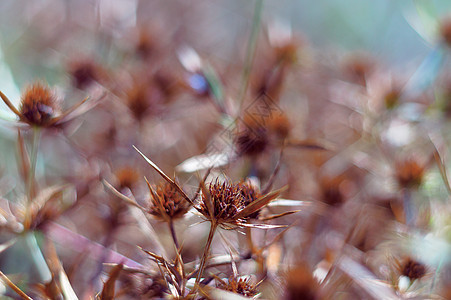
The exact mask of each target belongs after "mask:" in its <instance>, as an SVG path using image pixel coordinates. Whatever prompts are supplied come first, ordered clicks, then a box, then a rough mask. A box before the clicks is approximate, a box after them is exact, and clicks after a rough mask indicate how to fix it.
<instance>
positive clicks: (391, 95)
mask: <svg viewBox="0 0 451 300" xmlns="http://www.w3.org/2000/svg"><path fill="white" fill-rule="evenodd" d="M401 93H402V91H401V89H400V87H397V86H394V87H392V88H391V89H389V90H387V91H386V92H385V93H384V94H383V101H384V104H385V107H386V108H387V109H393V108H395V107H396V106H398V104H399V100H400V99H401Z"/></svg>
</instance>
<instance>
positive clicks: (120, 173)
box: [116, 167, 139, 190]
mask: <svg viewBox="0 0 451 300" xmlns="http://www.w3.org/2000/svg"><path fill="white" fill-rule="evenodd" d="M116 178H117V181H118V183H119V190H121V189H123V188H129V189H131V188H132V187H133V186H134V185H135V184H136V183H137V182H138V180H139V174H138V172H137V171H136V170H135V169H133V168H131V167H123V168H121V169H118V170H117V171H116Z"/></svg>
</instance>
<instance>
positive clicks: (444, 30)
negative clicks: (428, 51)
mask: <svg viewBox="0 0 451 300" xmlns="http://www.w3.org/2000/svg"><path fill="white" fill-rule="evenodd" d="M439 33H440V36H441V38H442V40H443V41H444V42H445V43H446V44H447V45H448V46H451V18H450V17H448V18H445V19H443V20H442V22H441V24H440V28H439Z"/></svg>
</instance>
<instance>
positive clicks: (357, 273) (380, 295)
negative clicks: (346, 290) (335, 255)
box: [338, 256, 399, 300]
mask: <svg viewBox="0 0 451 300" xmlns="http://www.w3.org/2000/svg"><path fill="white" fill-rule="evenodd" d="M338 267H339V268H340V270H342V271H343V272H344V273H346V274H347V275H348V276H349V277H350V278H352V279H353V280H354V282H355V283H356V284H357V285H359V286H360V287H361V288H362V289H363V290H365V291H366V292H367V293H368V295H370V296H371V297H372V298H373V299H386V300H392V299H393V300H395V299H399V297H397V296H396V295H395V294H394V293H393V291H392V290H391V289H390V288H389V287H388V286H387V285H386V284H384V283H382V282H381V281H379V280H377V278H376V277H375V276H374V275H373V274H372V273H371V272H370V271H369V270H367V269H366V268H364V267H363V266H362V265H360V264H359V263H357V262H355V261H354V260H352V259H351V258H349V257H347V256H344V257H342V258H341V259H340V261H339V263H338Z"/></svg>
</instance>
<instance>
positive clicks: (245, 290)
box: [216, 276, 258, 297]
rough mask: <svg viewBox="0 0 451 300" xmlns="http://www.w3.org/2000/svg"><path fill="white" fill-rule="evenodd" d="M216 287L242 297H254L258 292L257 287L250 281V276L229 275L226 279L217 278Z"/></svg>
mask: <svg viewBox="0 0 451 300" xmlns="http://www.w3.org/2000/svg"><path fill="white" fill-rule="evenodd" d="M216 287H217V288H218V289H221V290H224V291H229V292H232V293H235V294H240V295H243V296H244V297H254V296H256V295H257V294H258V291H257V287H256V286H255V285H254V284H252V283H251V280H250V278H242V277H237V276H231V277H229V279H228V280H227V281H224V280H219V282H217V283H216Z"/></svg>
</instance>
